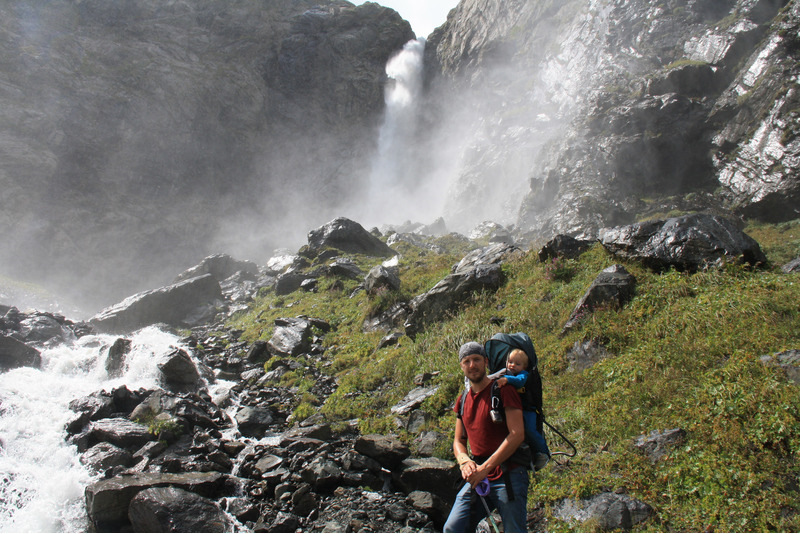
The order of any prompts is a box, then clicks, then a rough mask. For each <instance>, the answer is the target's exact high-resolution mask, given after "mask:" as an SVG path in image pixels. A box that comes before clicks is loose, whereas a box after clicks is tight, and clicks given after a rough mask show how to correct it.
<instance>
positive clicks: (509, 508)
mask: <svg viewBox="0 0 800 534" xmlns="http://www.w3.org/2000/svg"><path fill="white" fill-rule="evenodd" d="M458 359H459V362H460V365H461V370H462V371H463V372H464V376H465V377H466V378H467V379H468V381H469V389H468V390H467V391H465V392H464V393H462V395H467V398H466V399H465V400H464V407H463V411H462V413H461V417H460V418H459V419H457V420H456V432H455V438H454V439H453V453H454V454H455V456H456V462H458V464H459V468H460V469H461V478H463V479H464V480H465V481H466V483H465V484H464V487H463V488H461V491H459V492H458V496H457V497H456V501H455V503H454V504H453V509H452V510H451V511H450V516H449V517H448V518H447V522H446V523H445V525H444V531H445V532H468V531H472V532H474V531H475V529H476V527H477V525H478V523H479V522H480V520H481V519H483V518H484V517H486V515H487V511H486V507H484V503H482V502H480V499H481V497H480V496H478V495H477V494H476V490H475V487H476V486H477V485H478V484H479V483H481V482H482V481H483V480H484V479H488V480H489V486H490V491H489V494H488V495H487V496H486V497H485V501H486V504H487V507H488V508H489V509H492V508H496V509H497V510H498V511H499V512H500V516H501V517H502V518H503V527H504V530H505V531H506V532H527V525H526V523H527V510H526V504H527V501H528V472H527V470H526V468H525V466H524V465H515V464H513V463H511V462H508V460H509V458H511V456H512V455H513V454H514V453H515V452H516V451H517V448H518V447H519V446H520V445H521V444H522V442H523V440H524V436H525V428H524V423H523V419H522V402H521V401H520V398H519V395H518V394H517V391H516V390H515V389H514V388H513V387H511V386H502V387H500V397H501V399H502V402H503V414H504V421H500V422H499V423H495V422H492V417H491V415H490V411H491V389H492V388H491V384H492V380H491V379H490V378H489V377H488V376H487V374H486V370H487V368H488V366H489V359H488V357H487V356H486V352H485V351H484V349H483V346H482V345H481V344H480V343H475V342H474V341H472V342H469V343H465V344H464V345H462V346H461V349H460V350H459V351H458ZM460 405H461V397H460V396H459V398H458V400H457V401H456V406H455V411H456V413H458V412H459V407H460ZM467 442H469V446H470V448H471V449H472V454H473V455H474V456H473V457H471V456H470V455H469V454H468V452H467Z"/></svg>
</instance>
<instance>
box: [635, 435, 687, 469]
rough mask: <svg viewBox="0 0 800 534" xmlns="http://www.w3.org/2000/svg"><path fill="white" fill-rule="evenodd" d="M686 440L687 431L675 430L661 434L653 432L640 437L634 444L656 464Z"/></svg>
mask: <svg viewBox="0 0 800 534" xmlns="http://www.w3.org/2000/svg"><path fill="white" fill-rule="evenodd" d="M685 440H686V431H685V430H683V429H681V428H673V429H671V430H665V431H663V432H659V431H658V430H653V431H652V432H650V434H648V435H646V436H639V437H638V438H636V441H635V442H634V444H633V445H634V447H636V448H637V449H639V450H640V451H642V453H644V454H646V455H647V456H648V458H650V461H651V462H653V463H655V462H657V461H659V460H660V459H661V458H663V457H664V456H666V455H667V454H668V453H669V450H670V449H671V448H675V447H677V446H678V445H680V444H682V443H683V442H684V441H685Z"/></svg>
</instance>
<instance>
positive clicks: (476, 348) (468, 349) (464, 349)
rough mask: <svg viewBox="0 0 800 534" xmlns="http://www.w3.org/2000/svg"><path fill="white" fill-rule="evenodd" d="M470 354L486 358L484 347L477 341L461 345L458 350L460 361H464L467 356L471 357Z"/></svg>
mask: <svg viewBox="0 0 800 534" xmlns="http://www.w3.org/2000/svg"><path fill="white" fill-rule="evenodd" d="M470 354H480V355H481V356H484V357H485V356H486V351H485V350H483V345H481V344H480V343H476V342H475V341H470V342H468V343H464V344H463V345H461V348H460V349H458V361H461V360H463V359H464V357H465V356H469V355H470Z"/></svg>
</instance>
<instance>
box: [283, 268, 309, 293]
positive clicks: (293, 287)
mask: <svg viewBox="0 0 800 534" xmlns="http://www.w3.org/2000/svg"><path fill="white" fill-rule="evenodd" d="M309 278H310V276H309V275H307V274H304V273H301V272H299V271H287V272H285V273H283V274H280V275H278V278H277V279H276V280H275V294H276V295H278V296H281V295H288V294H289V293H292V292H294V291H297V290H298V289H300V287H301V286H302V285H303V282H305V281H306V280H308V279H309Z"/></svg>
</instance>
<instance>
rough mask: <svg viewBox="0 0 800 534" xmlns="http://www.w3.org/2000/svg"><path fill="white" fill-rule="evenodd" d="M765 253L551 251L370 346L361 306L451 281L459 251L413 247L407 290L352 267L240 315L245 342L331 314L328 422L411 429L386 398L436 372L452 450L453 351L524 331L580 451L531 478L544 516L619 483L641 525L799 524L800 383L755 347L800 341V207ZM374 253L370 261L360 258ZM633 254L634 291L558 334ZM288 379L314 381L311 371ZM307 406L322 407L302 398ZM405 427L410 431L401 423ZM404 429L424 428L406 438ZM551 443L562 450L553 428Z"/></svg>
mask: <svg viewBox="0 0 800 534" xmlns="http://www.w3.org/2000/svg"><path fill="white" fill-rule="evenodd" d="M746 232H747V233H748V234H749V235H751V236H752V237H754V238H755V239H756V240H758V241H759V243H760V244H761V245H762V248H763V249H764V251H765V252H766V254H767V256H768V258H769V260H770V262H771V263H770V266H769V267H768V268H766V269H762V270H748V269H745V268H741V267H736V266H730V267H728V268H726V269H722V270H719V271H709V272H701V273H696V274H686V273H679V272H674V271H670V272H667V273H663V274H656V273H654V272H652V271H649V270H647V269H645V268H643V267H642V266H640V265H638V264H637V263H635V262H625V261H620V260H618V259H616V258H614V257H612V256H610V255H609V254H608V253H607V252H606V251H605V250H604V249H603V248H602V247H601V246H599V245H595V246H594V247H593V248H592V249H591V250H589V251H588V252H586V253H584V254H583V255H582V256H581V257H580V258H579V259H577V260H562V261H560V262H559V264H558V265H557V266H555V267H554V265H553V264H542V263H540V262H539V261H538V260H537V259H536V255H535V254H528V255H527V256H526V257H524V258H522V259H520V260H517V261H514V262H510V263H508V264H506V265H505V266H504V271H505V273H506V275H507V283H506V284H505V285H504V286H503V287H502V288H501V289H500V290H499V291H498V292H497V293H495V294H479V295H476V296H475V297H474V299H473V302H471V303H469V304H468V305H465V306H463V307H462V308H461V309H459V310H454V314H453V316H452V317H451V318H449V319H448V320H446V321H444V322H442V323H439V324H437V325H434V326H432V327H430V328H428V330H427V331H425V332H424V333H422V334H420V335H418V336H417V338H416V340H414V341H412V340H411V339H409V338H405V337H404V338H402V339H401V341H400V343H399V344H398V345H395V346H392V347H388V348H385V349H382V350H379V351H376V350H375V347H376V346H377V344H378V341H379V339H380V338H381V337H382V334H380V333H370V334H365V333H362V331H361V325H362V322H363V320H364V318H365V314H366V310H368V309H372V310H374V309H376V307H377V308H381V307H385V306H386V305H388V304H390V302H389V301H392V300H394V299H401V298H404V297H405V298H407V297H409V296H414V295H417V294H419V293H422V292H424V291H425V290H427V289H429V288H430V287H431V286H432V285H433V284H435V283H436V282H437V281H438V280H440V279H441V278H442V277H444V276H445V275H446V274H447V273H448V272H449V268H450V266H451V265H452V264H453V263H455V262H456V261H457V260H458V259H460V257H461V255H463V252H464V251H463V250H454V251H453V253H452V254H445V255H438V254H433V253H430V252H425V251H422V250H419V249H415V248H413V247H406V248H405V249H404V250H403V251H402V253H403V258H402V260H401V274H400V276H401V280H402V282H403V287H402V288H401V291H400V292H398V293H397V294H396V295H393V296H388V297H387V296H385V295H384V296H383V297H379V298H386V299H387V302H383V303H378V302H376V301H375V300H376V298H377V297H369V296H367V295H366V294H365V293H364V292H359V293H356V294H355V295H354V296H353V295H351V293H352V290H353V289H354V288H355V286H356V285H357V283H358V282H357V281H346V280H344V281H343V284H344V289H338V290H337V289H334V290H331V289H330V287H332V285H333V281H332V280H326V281H325V282H323V284H322V287H321V288H320V290H319V291H318V292H317V293H300V292H297V293H294V294H292V295H289V296H287V297H281V298H276V297H275V296H274V295H271V294H265V295H263V296H262V297H261V298H260V299H259V300H258V301H257V302H256V303H255V305H254V306H253V307H252V309H251V311H250V312H248V313H246V314H243V315H241V316H240V317H238V318H237V319H236V320H235V321H233V326H235V327H237V328H241V329H243V330H244V331H245V334H244V338H245V339H247V340H249V341H254V340H255V339H268V338H269V337H270V335H271V333H272V325H273V320H274V318H276V317H279V316H287V315H300V314H307V315H311V316H316V317H320V318H323V319H325V320H327V321H329V322H331V324H332V325H333V327H334V328H333V331H332V332H330V333H328V334H327V335H326V336H325V338H324V340H325V345H326V347H327V351H326V358H327V360H326V364H325V365H326V366H327V368H326V369H325V372H327V373H329V374H333V375H335V376H336V377H337V379H338V383H339V387H338V389H337V390H336V392H335V393H334V394H333V395H332V396H331V397H330V398H329V399H327V401H326V402H325V403H324V404H323V405H322V406H321V408H320V411H321V413H322V414H323V415H324V416H325V418H326V420H328V421H331V422H337V421H346V420H349V419H352V418H358V420H359V425H360V427H361V429H362V431H364V432H394V433H398V430H397V427H396V425H395V423H394V418H393V417H392V416H391V415H390V413H389V408H390V407H391V406H392V405H393V404H394V403H396V402H397V401H399V400H400V399H401V398H402V397H403V396H404V395H405V394H406V393H407V392H408V391H409V390H411V389H412V388H413V387H414V385H413V378H414V376H415V375H417V374H418V373H422V372H426V371H428V372H431V371H438V372H439V374H438V375H437V376H436V378H435V379H434V380H435V382H436V383H438V384H439V386H440V388H439V391H438V393H437V394H436V395H435V396H433V397H431V398H429V399H428V400H427V401H426V402H425V403H424V404H423V406H422V409H423V410H424V411H425V413H426V414H427V416H428V419H427V423H426V426H425V429H426V430H436V431H439V432H441V433H442V434H444V435H445V436H447V439H446V440H444V441H443V442H442V444H441V445H440V448H439V450H438V454H440V455H441V456H442V457H444V458H451V452H450V443H449V441H448V440H449V439H451V438H452V429H453V424H454V415H453V413H452V404H453V401H454V400H455V397H456V395H457V394H458V391H459V389H460V388H461V387H462V377H461V374H460V369H459V367H458V365H457V362H456V356H455V354H456V351H457V349H458V347H459V346H460V345H461V344H462V343H463V342H465V341H469V340H481V341H483V340H486V339H488V338H489V337H491V335H492V334H494V333H495V332H498V331H504V332H519V331H522V332H527V333H528V334H529V335H530V336H531V338H532V339H533V340H534V344H535V345H536V349H537V353H538V357H539V362H540V369H541V373H542V377H543V381H544V403H545V412H546V415H547V418H548V420H549V421H550V422H551V423H553V424H555V425H556V426H557V427H558V428H560V429H561V431H562V432H564V434H565V435H566V436H567V437H568V438H569V439H570V440H571V441H572V442H574V443H575V445H576V446H577V449H578V454H577V455H576V456H575V457H574V458H570V459H569V460H566V458H565V457H563V456H562V457H556V459H557V460H559V462H560V463H561V464H562V465H561V466H559V467H558V468H548V469H546V470H544V471H543V472H541V473H538V474H537V475H536V476H535V479H534V483H533V484H532V486H531V492H530V496H529V506H530V507H531V508H534V507H538V508H541V509H544V510H545V516H546V518H547V520H548V528H549V529H551V530H556V531H582V530H585V529H586V528H587V525H581V524H567V523H564V522H561V521H559V520H557V519H556V518H554V517H553V515H552V507H553V505H555V504H556V503H558V502H559V501H560V500H562V499H564V498H572V499H575V498H583V497H589V496H591V495H593V494H596V493H598V492H600V491H616V490H622V491H624V492H626V493H628V494H630V495H631V496H632V497H635V498H638V499H641V500H642V501H644V502H646V503H648V504H649V505H651V506H652V507H653V508H654V510H655V514H654V516H653V518H652V519H650V520H649V521H647V522H645V523H642V524H639V525H636V526H635V527H634V529H635V530H637V531H707V530H716V531H731V532H745V531H784V532H785V531H798V530H800V515H799V514H800V505H798V503H799V502H800V478H799V477H800V396H799V395H798V386H796V385H794V384H793V383H791V382H788V381H787V379H786V377H785V376H784V374H783V372H782V371H780V370H779V369H776V368H774V367H771V366H767V365H764V364H763V363H761V362H760V359H759V358H760V356H762V355H765V354H772V353H776V352H780V351H784V350H789V349H800V279H798V277H797V275H796V274H785V273H783V272H781V270H780V268H779V266H780V265H782V264H784V263H786V262H788V261H789V260H791V259H793V258H795V257H797V256H798V255H800V221H795V222H792V223H785V224H782V225H751V226H749V227H748V228H747V229H746ZM359 261H362V262H364V263H365V266H367V264H368V263H369V262H371V261H374V260H369V259H366V258H361V259H360V260H359ZM613 263H621V264H623V265H624V266H625V267H626V269H627V270H628V271H629V272H630V273H632V274H633V275H634V276H636V279H637V282H638V285H637V292H636V296H635V297H634V299H633V300H632V301H631V302H630V303H629V304H628V305H627V306H625V307H624V308H623V309H622V310H610V309H609V310H600V311H597V312H595V313H594V314H593V315H591V316H590V317H589V318H588V320H586V321H585V322H584V323H583V324H582V325H581V326H580V327H579V328H577V329H574V330H572V331H570V332H569V333H567V334H565V335H562V333H561V331H562V326H563V325H564V323H565V322H566V321H567V318H568V317H569V315H570V312H571V311H572V309H573V307H574V306H575V304H576V302H577V301H578V300H579V299H580V297H581V296H582V295H583V293H584V292H585V291H586V289H587V288H588V287H589V285H590V284H591V282H592V280H594V278H595V277H596V276H597V274H598V273H599V272H600V271H601V270H602V269H604V268H606V267H608V266H609V265H611V264H613ZM586 340H596V341H599V342H601V343H602V344H603V345H604V346H605V347H606V348H607V349H608V350H609V351H610V353H612V354H613V357H611V358H608V359H606V360H603V361H601V362H600V363H598V364H596V365H594V366H593V367H591V368H590V369H587V370H585V371H582V372H572V371H570V370H568V364H567V361H566V359H565V354H566V353H567V351H568V350H569V349H570V347H572V346H573V345H574V344H575V343H576V342H581V341H586ZM292 379H293V380H295V381H297V382H299V383H302V380H303V377H302V376H294V377H293V378H292ZM299 412H300V413H298V412H296V415H297V416H298V417H300V416H304V415H307V414H310V413H313V412H314V410H311V409H310V408H309V406H308V405H306V406H301V407H300V409H299ZM671 428H682V429H684V430H685V431H686V432H687V439H686V441H685V442H684V443H683V444H682V445H680V446H679V447H677V448H674V449H672V450H671V452H670V453H669V454H668V455H667V456H666V457H664V458H662V459H661V460H660V461H658V462H657V463H655V464H654V463H651V462H650V461H649V460H648V459H647V457H645V456H644V455H643V454H642V453H641V452H639V451H637V450H636V449H635V448H634V447H633V442H634V440H635V439H636V438H637V437H638V436H640V435H642V434H647V433H650V432H651V431H654V430H659V431H662V430H665V429H671ZM400 433H401V435H402V432H400ZM403 437H405V438H407V439H408V440H409V441H411V439H412V438H413V436H409V435H405V436H403ZM548 438H549V439H551V448H553V449H554V450H565V449H564V444H563V443H559V441H558V439H557V438H556V437H555V436H553V434H548Z"/></svg>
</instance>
